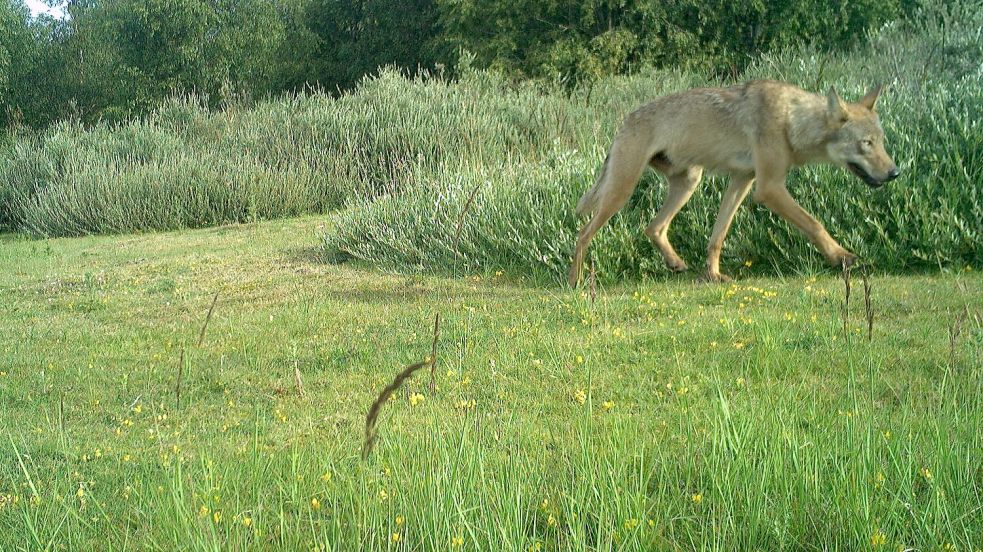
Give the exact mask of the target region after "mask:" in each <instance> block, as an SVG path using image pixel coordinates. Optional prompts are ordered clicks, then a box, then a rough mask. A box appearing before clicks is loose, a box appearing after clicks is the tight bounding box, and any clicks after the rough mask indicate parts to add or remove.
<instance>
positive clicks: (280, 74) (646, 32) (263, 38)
mask: <svg viewBox="0 0 983 552" xmlns="http://www.w3.org/2000/svg"><path fill="white" fill-rule="evenodd" d="M919 2H920V0H753V1H749V2H731V1H729V0H673V1H669V2H666V1H657V0H648V1H644V0H643V1H639V0H608V1H597V0H570V1H565V2H557V1H555V0H546V1H543V0H508V1H502V0H351V1H332V0H69V1H68V2H67V3H60V4H62V5H63V6H64V12H65V14H66V17H63V18H59V19H54V18H51V17H46V16H42V17H38V18H31V17H30V13H29V11H28V9H27V8H26V7H25V6H24V4H23V0H0V129H7V130H9V129H11V128H15V127H27V128H43V127H46V126H48V125H50V124H51V123H52V122H54V121H57V120H63V119H75V120H80V121H82V122H84V123H91V122H94V121H97V120H107V121H120V120H128V119H129V118H131V117H132V116H134V115H142V114H146V113H148V112H149V111H150V110H151V109H152V108H153V107H154V106H156V105H158V104H159V103H160V102H161V101H163V100H165V99H167V98H170V97H172V96H175V95H188V94H194V95H195V96H196V97H198V98H199V99H200V100H201V101H202V102H203V103H204V104H205V105H206V106H208V107H209V108H216V107H221V106H222V105H226V104H227V103H228V102H229V101H230V100H235V101H237V102H241V101H243V100H257V99H262V98H266V97H269V96H273V95H278V94H281V93H284V92H298V91H302V90H305V89H310V88H315V89H323V90H326V91H329V92H332V93H337V92H338V91H340V90H347V89H350V88H351V87H352V86H353V85H354V84H355V83H357V81H358V80H359V79H360V78H361V77H362V76H363V75H365V74H368V73H374V72H376V71H377V69H378V67H380V66H382V65H394V66H396V67H399V68H401V69H404V70H406V71H408V72H410V73H416V72H417V71H419V70H421V69H424V70H428V71H430V72H436V73H438V74H446V75H448V76H456V75H459V74H461V71H462V70H466V69H467V68H468V67H470V66H474V67H479V68H486V67H487V68H492V69H495V70H497V71H499V72H501V73H503V74H505V75H507V76H508V77H509V78H510V79H514V80H519V79H542V80H549V81H559V82H562V83H564V86H566V87H567V88H568V89H569V88H572V87H574V86H577V85H580V84H583V83H585V82H592V81H594V80H596V79H598V78H600V77H603V76H606V75H611V74H625V73H634V72H637V71H639V70H641V69H643V68H645V67H655V68H661V67H672V68H685V69H692V70H698V71H700V72H706V73H708V74H716V75H729V76H736V75H739V74H740V73H741V72H742V71H743V70H744V69H745V68H746V67H747V66H748V64H749V63H750V62H751V61H752V60H753V59H755V57H756V56H758V55H759V54H760V53H762V52H767V51H774V50H778V49H782V48H786V47H788V46H791V45H803V44H808V45H810V46H811V47H813V48H815V49H817V50H820V51H826V50H831V49H841V48H845V47H850V46H853V45H855V44H856V43H858V41H860V40H862V39H863V37H864V35H865V33H866V31H867V30H869V29H871V28H876V27H879V26H880V25H882V24H883V23H885V22H887V21H892V20H898V19H904V18H909V17H911V16H912V15H913V14H915V13H916V12H917V11H918V8H919ZM0 132H2V131H0Z"/></svg>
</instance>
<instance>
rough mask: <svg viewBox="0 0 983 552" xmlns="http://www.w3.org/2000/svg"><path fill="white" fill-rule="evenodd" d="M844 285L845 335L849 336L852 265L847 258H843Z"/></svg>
mask: <svg viewBox="0 0 983 552" xmlns="http://www.w3.org/2000/svg"><path fill="white" fill-rule="evenodd" d="M843 287H844V289H845V299H844V301H843V337H848V336H849V334H848V333H847V321H848V319H849V318H850V265H848V264H847V261H846V259H844V260H843Z"/></svg>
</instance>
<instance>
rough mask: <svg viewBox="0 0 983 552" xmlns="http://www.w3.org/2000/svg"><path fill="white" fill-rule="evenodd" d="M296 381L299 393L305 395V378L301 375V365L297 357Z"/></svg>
mask: <svg viewBox="0 0 983 552" xmlns="http://www.w3.org/2000/svg"><path fill="white" fill-rule="evenodd" d="M294 383H296V385H297V393H298V394H299V395H300V396H301V397H303V396H304V380H303V379H302V378H301V377H300V365H299V363H298V362H297V360H296V359H294Z"/></svg>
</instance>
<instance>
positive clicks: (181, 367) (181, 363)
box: [174, 347, 184, 408]
mask: <svg viewBox="0 0 983 552" xmlns="http://www.w3.org/2000/svg"><path fill="white" fill-rule="evenodd" d="M182 375H184V347H181V356H180V357H179V358H178V361H177V385H175V386H174V394H175V395H177V407H178V408H181V376H182Z"/></svg>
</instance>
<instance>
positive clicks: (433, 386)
mask: <svg viewBox="0 0 983 552" xmlns="http://www.w3.org/2000/svg"><path fill="white" fill-rule="evenodd" d="M439 335H440V313H439V312H438V313H437V314H436V315H435V316H434V318H433V346H431V348H430V392H431V393H433V392H434V391H436V390H437V337H438V336H439Z"/></svg>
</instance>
